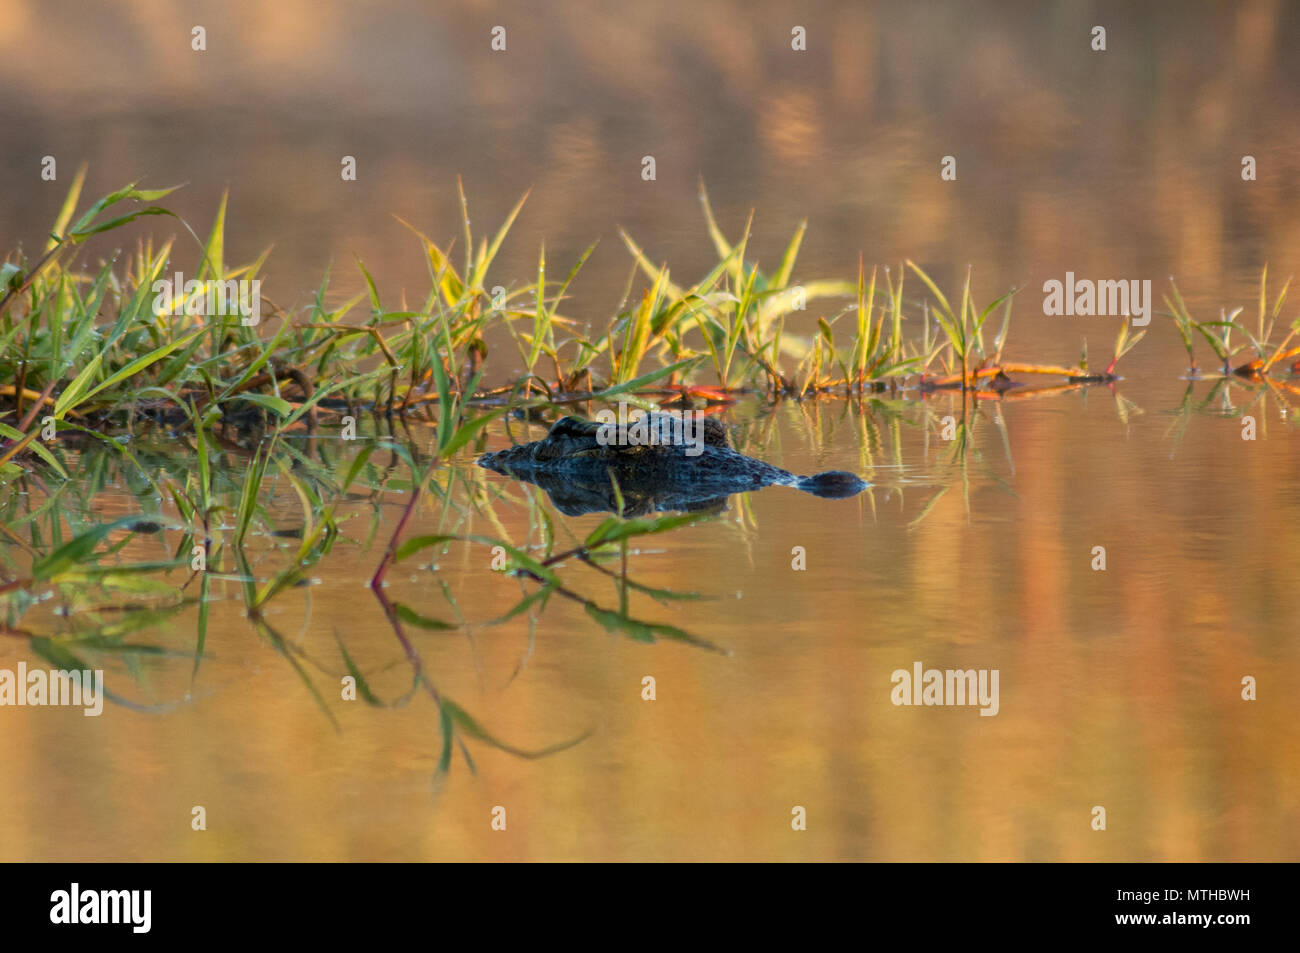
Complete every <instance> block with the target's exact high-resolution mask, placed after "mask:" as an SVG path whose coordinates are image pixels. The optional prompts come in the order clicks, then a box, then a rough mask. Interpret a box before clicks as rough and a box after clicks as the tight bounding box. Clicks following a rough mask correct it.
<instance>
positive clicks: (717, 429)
mask: <svg viewBox="0 0 1300 953" xmlns="http://www.w3.org/2000/svg"><path fill="white" fill-rule="evenodd" d="M697 422H702V425H703V426H702V428H700V430H701V431H702V432H699V433H697V434H696V438H697V439H695V440H690V439H682V436H681V435H682V433H683V430H682V426H681V418H679V417H676V416H675V415H672V414H648V415H646V417H645V419H644V421H641V422H638V423H636V424H627V423H623V424H614V423H604V424H602V423H598V422H596V421H590V420H582V419H581V418H578V417H561V418H560V419H559V420H557V421H556V422H555V423H554V424H552V425H551V429H550V431H549V432H548V433H547V434H546V436H545V437H543V438H542V439H541V440H535V441H533V442H531V443H522V444H518V445H516V446H513V447H510V448H509V449H506V450H498V451H495V452H493V453H485V454H483V456H481V457H479V458H478V460H477V463H478V465H479V466H481V467H486V468H487V469H489V470H492V471H494V472H496V473H500V474H502V475H504V476H509V477H513V478H515V479H518V480H524V481H526V482H528V483H533V484H535V485H537V486H539V487H541V488H542V489H543V490H545V491H546V492H547V493H548V494H549V495H550V497H551V501H552V502H553V503H554V504H555V505H556V507H557V508H558V509H559V510H560V511H561V512H563V513H566V514H568V515H571V516H573V515H580V514H582V513H592V512H598V511H609V512H617V511H618V509H619V497H620V496H621V497H622V503H623V507H622V509H623V513H624V515H626V516H639V515H642V514H645V513H650V512H654V511H661V510H677V511H708V512H716V511H719V510H721V509H723V508H725V506H726V502H727V497H728V496H730V495H731V494H733V493H745V492H748V491H750V490H757V489H761V488H762V487H765V486H791V487H794V488H795V489H798V490H803V491H804V492H806V493H811V494H813V495H815V496H822V497H833V498H837V497H848V496H856V495H857V494H858V493H861V492H862V491H863V490H864V489H866V488H867V486H868V484H867V483H866V482H864V481H863V480H861V479H860V478H859V477H857V476H856V475H855V474H852V473H846V472H844V471H842V470H828V471H826V472H824V473H818V474H815V475H813V476H797V475H795V474H793V473H791V472H789V471H788V470H782V469H781V468H780V467H776V466H773V465H772V464H770V463H764V462H763V461H762V460H755V459H754V458H753V457H747V456H745V455H744V454H743V453H740V452H739V451H737V450H735V449H734V448H733V447H732V446H731V442H730V440H729V439H728V437H727V430H726V427H724V426H723V424H722V423H721V422H719V421H718V420H716V419H714V418H712V417H704V418H702V419H700V418H697ZM647 434H651V435H654V436H652V437H651V438H650V439H649V440H647V439H646V435H647ZM673 434H676V435H677V439H672V435H673Z"/></svg>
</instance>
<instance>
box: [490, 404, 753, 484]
mask: <svg viewBox="0 0 1300 953" xmlns="http://www.w3.org/2000/svg"><path fill="white" fill-rule="evenodd" d="M701 423H702V425H703V426H702V428H701V430H702V433H701V436H702V439H703V443H704V446H705V447H726V448H728V449H730V447H731V444H730V442H729V441H728V440H727V428H726V427H724V426H723V425H722V423H721V422H720V421H718V420H716V419H714V418H712V417H705V418H703V420H702V421H701ZM634 426H635V424H627V423H623V424H619V425H611V424H602V423H598V422H596V421H594V420H582V419H581V418H579V417H561V418H560V419H559V420H557V421H556V422H555V423H553V424H552V425H551V429H550V431H549V432H548V433H547V434H546V436H545V437H543V438H542V439H541V440H534V441H533V442H531V443H521V444H518V445H517V446H514V447H511V448H510V449H508V450H498V451H497V452H495V453H485V454H484V455H483V456H481V457H479V460H478V463H479V465H480V466H484V467H487V468H488V469H489V470H495V471H496V472H498V473H508V471H510V470H511V469H520V468H530V469H531V468H534V467H536V466H537V465H539V464H541V465H545V464H547V463H553V462H556V461H561V460H583V459H595V460H607V461H609V462H611V463H618V462H619V461H628V462H631V461H634V460H635V459H637V458H638V457H639V456H641V455H643V454H645V453H647V452H648V451H658V450H660V449H662V448H663V447H673V446H676V447H684V444H676V445H675V444H673V443H672V442H671V441H669V442H664V443H660V442H659V441H656V442H655V443H653V444H648V443H646V442H645V441H644V440H643V439H640V438H638V437H637V436H636V435H635V433H633V434H631V435H630V434H629V431H631V430H632V428H633V427H634ZM644 427H645V428H646V429H648V430H654V431H655V432H656V433H662V434H665V435H671V434H673V433H674V431H675V432H676V433H677V434H681V433H682V428H681V426H680V424H679V423H678V418H676V417H674V416H673V415H671V414H649V415H647V417H646V421H645V424H644ZM602 431H603V433H602Z"/></svg>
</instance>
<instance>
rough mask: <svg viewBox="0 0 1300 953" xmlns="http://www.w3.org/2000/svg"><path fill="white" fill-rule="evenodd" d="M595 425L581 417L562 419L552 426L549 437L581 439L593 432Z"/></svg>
mask: <svg viewBox="0 0 1300 953" xmlns="http://www.w3.org/2000/svg"><path fill="white" fill-rule="evenodd" d="M593 426H594V425H593V424H591V423H589V422H588V421H586V420H582V419H581V418H579V417H561V418H560V419H559V420H557V421H556V422H555V423H553V424H551V429H550V431H549V432H548V433H547V436H548V437H581V436H583V435H585V434H588V433H590V432H591V430H592V427H593Z"/></svg>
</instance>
